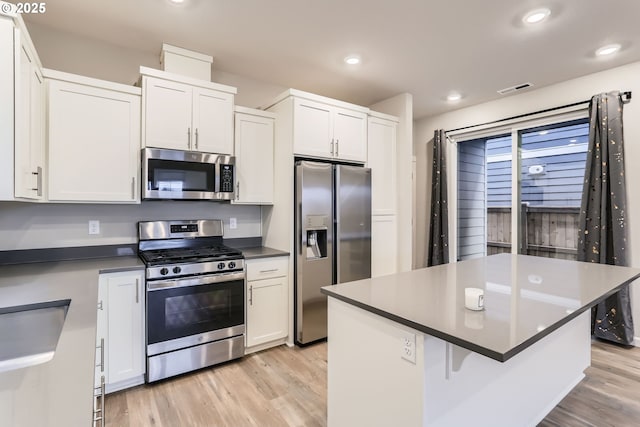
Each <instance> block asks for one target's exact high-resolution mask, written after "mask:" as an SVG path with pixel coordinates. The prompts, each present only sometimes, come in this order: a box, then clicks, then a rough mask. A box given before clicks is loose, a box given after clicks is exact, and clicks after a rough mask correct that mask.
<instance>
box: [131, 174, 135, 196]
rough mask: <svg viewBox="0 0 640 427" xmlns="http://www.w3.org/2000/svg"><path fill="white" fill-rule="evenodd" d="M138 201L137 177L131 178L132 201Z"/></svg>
mask: <svg viewBox="0 0 640 427" xmlns="http://www.w3.org/2000/svg"><path fill="white" fill-rule="evenodd" d="M135 199H136V177H135V176H132V177H131V200H135Z"/></svg>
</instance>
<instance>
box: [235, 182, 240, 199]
mask: <svg viewBox="0 0 640 427" xmlns="http://www.w3.org/2000/svg"><path fill="white" fill-rule="evenodd" d="M236 200H240V181H238V182H236Z"/></svg>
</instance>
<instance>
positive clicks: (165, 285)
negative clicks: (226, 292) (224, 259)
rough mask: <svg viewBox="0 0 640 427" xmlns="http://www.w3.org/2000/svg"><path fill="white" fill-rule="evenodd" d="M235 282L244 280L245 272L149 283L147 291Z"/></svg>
mask: <svg viewBox="0 0 640 427" xmlns="http://www.w3.org/2000/svg"><path fill="white" fill-rule="evenodd" d="M233 280H244V271H234V272H231V273H218V274H210V275H207V276H196V277H190V278H183V279H175V280H159V281H147V290H148V291H160V290H163V289H171V288H184V287H187V286H200V285H210V284H213V283H223V282H231V281H233Z"/></svg>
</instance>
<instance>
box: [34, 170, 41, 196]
mask: <svg viewBox="0 0 640 427" xmlns="http://www.w3.org/2000/svg"><path fill="white" fill-rule="evenodd" d="M31 174H32V175H36V176H37V177H38V178H37V182H36V188H32V190H33V191H37V192H38V193H37V194H38V197H40V196H42V168H41V167H40V166H38V168H37V169H36V171H35V172H31Z"/></svg>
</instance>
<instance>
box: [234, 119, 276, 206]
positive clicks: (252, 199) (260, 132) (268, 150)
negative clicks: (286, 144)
mask: <svg viewBox="0 0 640 427" xmlns="http://www.w3.org/2000/svg"><path fill="white" fill-rule="evenodd" d="M273 124H274V120H273V119H271V118H268V117H259V116H254V115H250V114H243V113H236V132H235V138H236V142H235V156H236V179H237V181H236V199H235V201H234V203H254V204H271V203H273V138H274V135H273Z"/></svg>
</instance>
